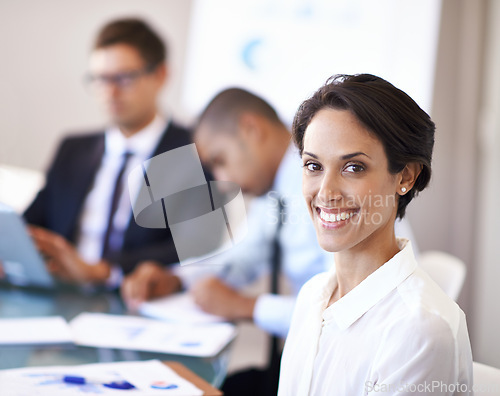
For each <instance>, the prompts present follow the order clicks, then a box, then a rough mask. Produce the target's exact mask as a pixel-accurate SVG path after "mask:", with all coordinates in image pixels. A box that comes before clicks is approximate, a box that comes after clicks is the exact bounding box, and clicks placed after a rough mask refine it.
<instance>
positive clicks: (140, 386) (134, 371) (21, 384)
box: [0, 360, 203, 396]
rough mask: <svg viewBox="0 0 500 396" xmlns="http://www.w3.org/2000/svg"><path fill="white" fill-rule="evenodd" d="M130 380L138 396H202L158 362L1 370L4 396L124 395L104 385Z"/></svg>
mask: <svg viewBox="0 0 500 396" xmlns="http://www.w3.org/2000/svg"><path fill="white" fill-rule="evenodd" d="M65 376H78V377H83V378H85V379H86V380H87V381H88V383H86V384H74V383H66V382H64V380H63V378H64V377H65ZM114 381H116V382H119V381H127V382H129V383H130V384H132V385H134V387H135V388H136V389H131V390H130V391H131V392H130V393H131V394H134V395H135V396H146V395H147V396H153V395H158V396H161V395H176V396H181V395H189V396H196V395H203V391H202V390H200V389H198V388H197V387H196V386H194V385H193V384H192V383H190V382H189V381H187V380H185V379H184V378H182V377H181V376H179V375H178V374H177V373H175V372H174V371H173V370H172V369H170V368H169V367H167V366H165V365H164V364H162V363H161V362H160V361H158V360H150V361H143V362H119V363H97V364H86V365H81V366H57V367H29V368H21V369H10V370H2V371H0V383H1V394H2V396H26V395H30V396H65V395H75V394H85V395H101V396H102V395H123V394H127V391H124V390H120V389H112V388H108V387H106V386H104V384H105V383H109V382H114Z"/></svg>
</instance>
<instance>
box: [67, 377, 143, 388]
mask: <svg viewBox="0 0 500 396" xmlns="http://www.w3.org/2000/svg"><path fill="white" fill-rule="evenodd" d="M62 380H63V382H66V383H67V384H77V385H84V384H96V383H97V384H101V385H102V386H105V387H106V388H111V389H135V386H134V385H132V384H131V383H130V382H127V381H111V382H103V381H92V380H89V379H87V378H85V377H80V376H76V375H65V376H64V377H63V378H62Z"/></svg>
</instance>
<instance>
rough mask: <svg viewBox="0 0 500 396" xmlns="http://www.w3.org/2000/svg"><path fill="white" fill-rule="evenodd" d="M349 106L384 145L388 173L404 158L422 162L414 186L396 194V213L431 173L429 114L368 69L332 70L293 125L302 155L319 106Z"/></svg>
mask: <svg viewBox="0 0 500 396" xmlns="http://www.w3.org/2000/svg"><path fill="white" fill-rule="evenodd" d="M324 108H332V109H340V110H348V111H350V112H351V113H352V114H354V115H355V116H356V118H357V119H358V120H359V121H360V122H361V124H363V125H364V126H365V127H366V128H367V129H368V130H369V131H370V132H371V133H373V135H375V136H376V137H377V138H378V139H379V140H380V141H381V143H382V145H383V146H384V150H385V154H386V155H387V159H388V163H389V172H391V173H392V174H396V173H398V172H401V171H402V170H403V169H404V168H405V166H406V165H407V164H409V163H412V162H416V163H419V164H421V166H422V171H421V172H420V174H419V175H418V177H417V180H416V181H415V184H414V186H413V188H412V189H411V190H410V191H409V192H408V193H406V194H405V195H402V196H400V197H399V201H398V210H397V217H399V218H403V217H404V215H405V211H406V206H407V205H408V204H409V203H410V201H411V200H412V199H413V197H414V196H415V195H416V194H418V192H420V191H422V190H423V189H424V188H425V187H426V186H427V185H428V184H429V180H430V178H431V160H432V149H433V146H434V131H435V125H434V122H432V120H431V118H430V117H429V115H428V114H427V113H426V112H425V111H423V110H422V109H421V108H420V107H419V106H418V104H417V103H416V102H415V101H414V100H413V99H412V98H410V97H409V96H408V95H407V94H406V93H404V92H403V91H401V90H400V89H398V88H396V87H395V86H394V85H392V84H391V83H389V82H387V81H385V80H384V79H382V78H380V77H377V76H374V75H371V74H356V75H335V76H332V77H330V78H329V79H328V80H327V82H326V84H325V85H323V86H322V87H321V88H320V89H318V90H317V91H316V92H315V93H314V94H313V95H312V96H311V97H310V98H309V99H307V100H305V101H304V102H303V103H302V104H301V105H300V107H299V109H298V110H297V113H296V114H295V118H294V121H293V126H292V134H293V139H294V141H295V143H296V145H297V146H298V148H299V150H300V153H301V154H302V151H303V148H304V134H305V132H306V128H307V126H308V125H309V123H310V122H311V120H312V118H313V117H314V115H315V114H317V113H318V111H320V110H321V109H324Z"/></svg>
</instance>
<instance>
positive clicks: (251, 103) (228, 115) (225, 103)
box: [198, 88, 281, 131]
mask: <svg viewBox="0 0 500 396" xmlns="http://www.w3.org/2000/svg"><path fill="white" fill-rule="evenodd" d="M246 111H249V112H252V113H255V114H258V115H260V116H262V117H264V118H266V119H267V120H269V121H271V122H273V123H280V124H281V121H280V119H279V117H278V114H277V113H276V110H274V109H273V108H272V106H271V105H270V104H269V103H267V102H266V101H265V100H264V99H262V98H261V97H259V96H257V95H255V94H253V93H251V92H249V91H246V90H244V89H241V88H228V89H225V90H223V91H221V92H219V93H218V94H217V95H216V96H215V97H214V98H213V99H212V100H211V101H210V103H209V104H208V105H207V106H206V107H205V110H203V113H202V114H201V115H200V117H199V119H198V125H200V124H202V123H203V124H208V125H211V126H217V127H218V128H220V127H221V126H226V127H227V128H225V130H226V131H235V129H236V128H235V126H236V125H237V123H238V120H239V117H240V116H241V114H242V113H243V112H246ZM223 129H224V128H223Z"/></svg>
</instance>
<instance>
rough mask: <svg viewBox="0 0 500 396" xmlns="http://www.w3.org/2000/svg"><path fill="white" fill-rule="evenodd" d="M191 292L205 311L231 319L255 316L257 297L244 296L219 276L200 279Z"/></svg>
mask: <svg viewBox="0 0 500 396" xmlns="http://www.w3.org/2000/svg"><path fill="white" fill-rule="evenodd" d="M191 294H192V295H193V296H194V301H195V302H196V304H198V305H199V306H200V307H201V308H202V309H203V310H204V311H205V312H208V313H211V314H214V315H218V316H222V317H224V318H226V319H229V320H238V319H250V320H251V319H252V318H253V310H254V307H255V302H256V298H254V297H246V296H243V295H242V294H240V293H238V292H237V291H236V290H234V289H232V288H230V287H229V286H227V285H226V284H225V283H224V282H222V281H221V280H220V279H218V278H214V277H210V278H207V279H203V280H201V281H199V282H198V283H196V284H195V285H194V286H193V287H192V288H191Z"/></svg>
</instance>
